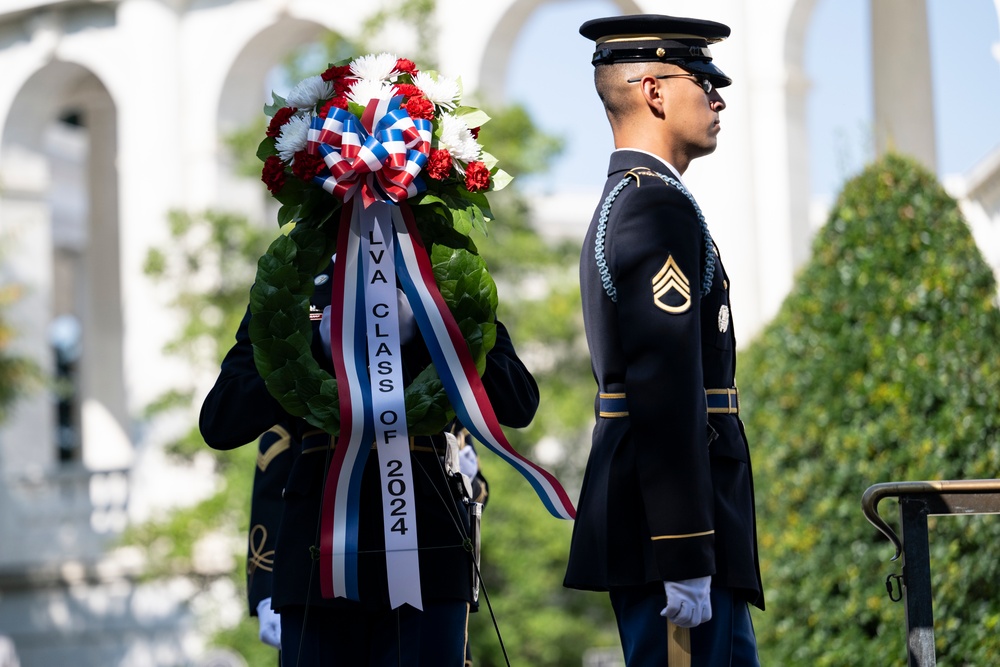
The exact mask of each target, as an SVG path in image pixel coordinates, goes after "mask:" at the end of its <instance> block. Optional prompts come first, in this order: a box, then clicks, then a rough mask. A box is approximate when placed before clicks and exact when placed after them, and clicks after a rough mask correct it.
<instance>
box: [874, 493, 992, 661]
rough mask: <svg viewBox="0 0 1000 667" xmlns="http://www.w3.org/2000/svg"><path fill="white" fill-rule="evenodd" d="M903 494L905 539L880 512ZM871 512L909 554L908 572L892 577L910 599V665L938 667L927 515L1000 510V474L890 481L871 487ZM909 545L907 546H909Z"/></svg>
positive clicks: (892, 584)
mask: <svg viewBox="0 0 1000 667" xmlns="http://www.w3.org/2000/svg"><path fill="white" fill-rule="evenodd" d="M889 496H895V497H897V498H898V499H899V518H900V524H901V527H902V532H903V538H902V540H901V539H900V538H899V536H898V535H896V532H895V531H894V530H893V529H892V528H890V527H889V524H888V523H886V522H885V520H884V519H883V518H882V517H881V515H879V513H878V503H879V501H880V500H882V499H883V498H886V497H889ZM861 508H862V510H863V511H864V513H865V517H866V518H867V519H868V521H869V522H871V524H872V525H873V526H875V527H876V528H878V530H879V532H881V533H882V534H883V535H885V536H886V537H887V538H889V541H890V542H892V544H893V546H895V547H896V555H894V556H893V557H892V560H896V559H898V558H899V557H900V556H903V560H902V569H903V571H902V573H901V574H890V575H889V576H888V577H886V580H885V587H886V590H887V591H888V593H889V599H890V600H892V601H893V602H898V601H900V600H902V599H904V598H905V600H906V603H905V604H906V653H907V662H908V664H909V665H910V667H934V665H935V664H936V662H937V658H936V656H935V650H934V647H935V643H934V602H933V596H932V592H931V562H930V544H929V541H930V539H929V535H928V531H927V517H929V516H945V515H949V514H1000V479H971V480H942V481H926V482H887V483H884V484H875V485H874V486H870V487H869V488H868V489H867V490H866V491H865V493H864V495H863V496H862V498H861ZM904 546H905V549H904Z"/></svg>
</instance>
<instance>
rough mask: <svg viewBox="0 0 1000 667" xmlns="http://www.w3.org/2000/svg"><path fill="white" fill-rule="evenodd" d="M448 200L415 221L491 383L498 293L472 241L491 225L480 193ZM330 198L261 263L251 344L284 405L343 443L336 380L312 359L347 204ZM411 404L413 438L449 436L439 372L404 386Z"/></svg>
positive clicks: (429, 369)
mask: <svg viewBox="0 0 1000 667" xmlns="http://www.w3.org/2000/svg"><path fill="white" fill-rule="evenodd" d="M322 194H324V195H325V194H326V193H325V192H324V193H322ZM439 195H440V193H439V194H438V195H425V196H423V197H421V198H417V199H415V200H414V202H413V203H414V206H413V212H414V217H415V219H416V221H417V227H418V230H419V231H420V233H421V236H422V238H424V242H425V244H426V246H427V248H428V254H429V259H430V263H431V266H432V269H433V272H434V279H435V282H436V284H437V286H438V289H439V290H440V291H441V296H442V298H443V299H444V301H445V303H446V304H447V305H448V308H449V310H450V311H451V313H452V315H453V316H454V317H455V321H456V322H457V324H458V327H459V329H460V330H461V332H462V335H463V336H464V338H465V342H466V344H467V345H468V346H469V350H470V352H471V354H472V358H473V359H474V360H475V362H476V368H477V370H478V371H479V374H480V375H482V373H483V372H484V371H485V368H486V354H487V353H488V352H489V351H490V350H491V349H492V348H493V345H494V343H495V342H496V323H495V322H496V308H497V290H496V283H494V281H493V278H492V277H491V276H490V273H489V271H488V269H487V267H486V263H485V262H484V261H483V259H482V257H480V256H479V254H478V252H477V251H476V246H475V244H474V243H473V242H472V239H471V238H469V236H468V235H469V233H471V231H472V229H473V228H476V227H477V226H478V225H477V224H476V222H479V223H480V224H482V223H483V222H485V218H484V213H483V208H480V206H479V205H478V204H479V201H477V197H476V196H475V195H474V194H473V193H469V195H471V196H469V197H467V198H466V199H465V202H464V205H462V203H463V202H462V200H461V199H460V197H459V196H458V195H457V194H456V195H454V196H452V197H451V201H449V202H446V201H445V200H444V199H442V197H441V196H439ZM480 197H482V196H481V195H480ZM327 200H328V201H327V202H326V207H325V208H321V207H318V206H316V207H314V208H313V209H311V210H308V212H309V214H310V215H311V216H312V217H311V218H310V219H307V220H302V221H298V222H297V223H296V224H295V225H294V227H292V229H291V231H290V232H289V233H288V234H286V235H282V236H279V237H278V238H277V239H275V241H274V242H273V243H272V244H271V246H270V247H269V248H268V250H267V252H266V253H265V254H264V255H263V256H262V257H261V258H260V260H259V261H258V263H257V279H256V281H255V283H254V287H253V288H252V289H251V291H250V312H251V314H252V318H251V320H250V340H251V342H252V344H253V350H254V362H255V364H256V365H257V370H258V372H259V373H260V375H261V377H263V378H264V382H265V384H266V386H267V388H268V391H269V392H270V393H271V394H272V395H273V396H274V397H275V398H276V399H277V400H278V402H279V403H280V404H281V406H282V407H283V408H284V409H285V410H286V411H287V412H288V413H289V414H291V415H294V416H296V417H301V418H303V419H305V420H306V421H307V422H308V423H309V424H311V425H313V426H315V427H317V428H321V429H323V430H324V431H326V432H327V433H330V434H331V435H338V434H339V433H340V411H339V404H338V395H337V380H336V378H334V377H333V376H332V375H331V374H330V373H328V372H327V371H326V370H324V369H323V367H322V366H320V364H319V363H318V362H317V361H316V359H315V358H313V355H312V351H311V344H312V335H313V326H312V323H311V322H310V320H309V301H310V298H311V297H312V294H313V290H314V283H313V279H314V277H315V276H316V274H318V273H320V272H321V271H323V270H324V269H325V268H326V266H327V264H328V263H329V258H330V256H331V255H332V254H333V253H334V252H336V250H337V247H336V239H337V230H338V227H339V222H340V216H339V211H340V207H341V204H340V202H339V201H336V200H335V199H334V198H333V197H331V196H329V195H327ZM300 201H301V200H300ZM482 202H485V197H482ZM295 206H297V207H301V206H302V204H301V203H296V204H295ZM486 210H487V211H488V210H489V209H488V208H487V209H486ZM318 211H322V213H317V212H318ZM431 239H434V240H431ZM405 402H406V422H407V429H408V431H409V434H410V435H431V434H434V433H440V432H441V429H442V428H443V427H444V426H445V425H446V424H447V423H448V422H449V421H450V420H451V419H452V418H453V417H454V416H455V412H454V409H453V408H452V406H451V404H450V402H449V400H448V397H447V395H446V393H445V390H444V386H443V385H442V383H441V379H440V377H439V376H438V373H437V370H436V369H435V368H434V366H433V365H428V366H426V367H425V368H424V369H423V370H422V371H420V373H418V374H417V375H416V377H414V379H413V381H412V382H411V383H410V384H409V385H408V386H407V387H406V388H405Z"/></svg>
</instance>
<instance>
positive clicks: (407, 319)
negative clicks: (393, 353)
mask: <svg viewBox="0 0 1000 667" xmlns="http://www.w3.org/2000/svg"><path fill="white" fill-rule="evenodd" d="M396 308H397V309H398V310H399V344H400V345H406V344H407V343H408V342H410V339H411V338H413V334H414V333H416V331H417V321H416V320H415V319H413V308H411V307H410V300H409V299H407V298H406V295H405V294H403V290H401V289H399V288H398V287H397V288H396ZM319 338H320V340H321V341H323V349H324V350H325V351H326V356H327V358H329V357H330V306H327V307H325V308H324V309H323V318H322V319H320V321H319Z"/></svg>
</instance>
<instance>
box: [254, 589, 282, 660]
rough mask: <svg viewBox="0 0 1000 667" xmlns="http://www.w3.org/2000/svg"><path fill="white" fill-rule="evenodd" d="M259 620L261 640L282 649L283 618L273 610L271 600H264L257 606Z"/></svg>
mask: <svg viewBox="0 0 1000 667" xmlns="http://www.w3.org/2000/svg"><path fill="white" fill-rule="evenodd" d="M257 620H258V621H260V640H261V641H262V642H264V643H265V644H267V645H268V646H273V647H274V648H276V649H281V616H280V615H279V614H278V612H276V611H274V610H273V609H271V598H264V599H263V600H261V601H260V603H259V604H258V605H257Z"/></svg>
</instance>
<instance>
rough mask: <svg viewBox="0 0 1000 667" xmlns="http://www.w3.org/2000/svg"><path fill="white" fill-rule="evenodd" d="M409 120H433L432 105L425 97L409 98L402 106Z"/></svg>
mask: <svg viewBox="0 0 1000 667" xmlns="http://www.w3.org/2000/svg"><path fill="white" fill-rule="evenodd" d="M403 108H404V109H406V113H408V114H410V118H414V119H416V118H422V119H424V120H434V103H433V102H431V101H430V100H429V99H427V98H426V97H423V96H420V97H411V98H410V99H408V100H407V101H406V104H404V105H403Z"/></svg>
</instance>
